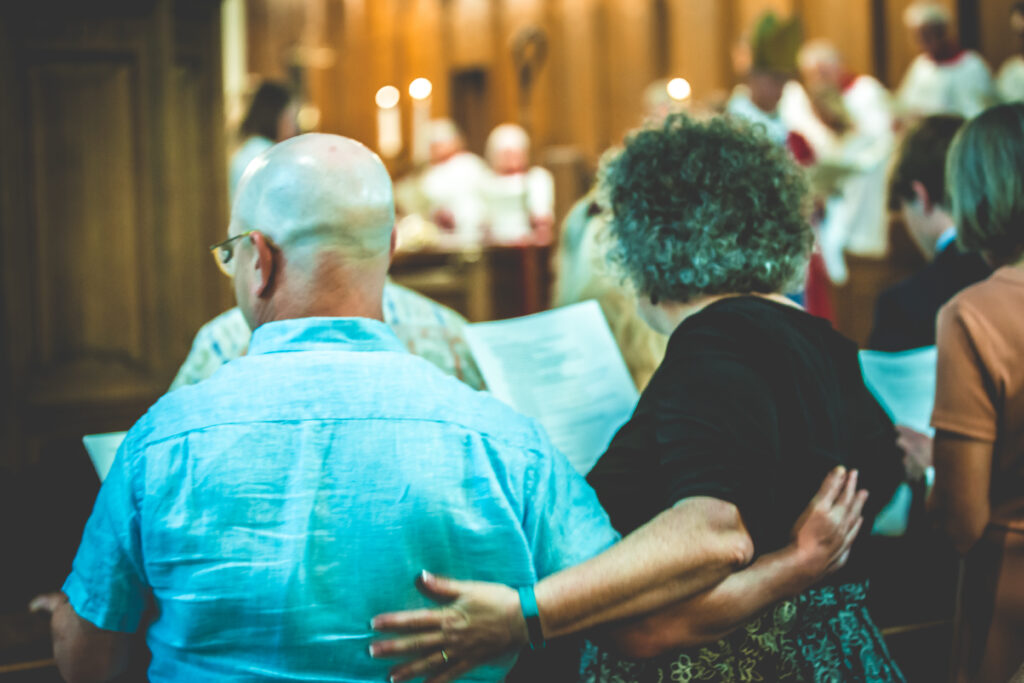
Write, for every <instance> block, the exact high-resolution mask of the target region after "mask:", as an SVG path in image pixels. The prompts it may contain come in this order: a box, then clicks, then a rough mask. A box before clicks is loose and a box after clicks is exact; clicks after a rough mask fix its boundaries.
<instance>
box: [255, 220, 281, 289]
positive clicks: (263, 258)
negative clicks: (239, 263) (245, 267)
mask: <svg viewBox="0 0 1024 683" xmlns="http://www.w3.org/2000/svg"><path fill="white" fill-rule="evenodd" d="M249 239H250V240H251V241H252V246H253V248H254V249H255V250H256V263H255V266H256V270H257V272H258V274H259V277H258V278H257V279H256V280H254V282H253V284H254V285H256V287H255V291H254V292H253V293H254V294H255V295H256V296H258V297H264V296H266V295H267V294H268V290H269V288H270V285H271V283H272V282H273V281H274V275H275V269H276V268H277V266H278V263H277V255H278V254H277V251H276V250H275V249H274V248H273V247H272V246H271V245H270V241H269V240H268V239H267V238H266V237H264V235H263V233H261V232H254V233H253V234H251V235H249Z"/></svg>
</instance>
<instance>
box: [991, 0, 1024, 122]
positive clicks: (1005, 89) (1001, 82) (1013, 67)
mask: <svg viewBox="0 0 1024 683" xmlns="http://www.w3.org/2000/svg"><path fill="white" fill-rule="evenodd" d="M1010 30H1011V31H1012V32H1013V35H1014V38H1016V42H1017V45H1016V49H1017V52H1016V54H1013V55H1011V56H1009V57H1007V58H1006V61H1005V62H1003V65H1002V66H1001V67H1000V68H999V76H998V77H997V78H996V92H997V93H998V94H999V99H1000V101H1002V102H1020V101H1022V100H1024V57H1022V56H1021V55H1022V54H1024V2H1015V3H1013V7H1011V8H1010Z"/></svg>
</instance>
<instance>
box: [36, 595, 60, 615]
mask: <svg viewBox="0 0 1024 683" xmlns="http://www.w3.org/2000/svg"><path fill="white" fill-rule="evenodd" d="M67 601H68V596H66V595H64V593H62V592H61V591H57V592H56V593H43V594H42V595H37V596H36V597H34V598H32V602H30V603H28V611H29V612H48V613H50V614H51V615H52V614H53V613H54V612H56V611H57V608H58V607H60V606H61V605H63V604H65V603H66V602H67Z"/></svg>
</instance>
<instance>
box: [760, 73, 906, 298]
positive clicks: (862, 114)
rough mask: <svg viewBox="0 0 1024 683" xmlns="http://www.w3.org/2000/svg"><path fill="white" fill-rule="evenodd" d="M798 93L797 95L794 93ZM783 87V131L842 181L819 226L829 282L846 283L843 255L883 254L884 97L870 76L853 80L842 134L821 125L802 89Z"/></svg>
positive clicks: (846, 93)
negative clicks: (801, 139)
mask: <svg viewBox="0 0 1024 683" xmlns="http://www.w3.org/2000/svg"><path fill="white" fill-rule="evenodd" d="M797 88H799V90H797ZM797 88H789V87H787V89H786V91H785V93H784V95H783V99H782V102H781V103H780V110H781V111H782V116H783V118H784V120H785V121H786V123H787V124H788V126H789V127H790V128H791V129H792V130H794V131H796V132H798V133H800V134H801V135H802V136H803V137H804V138H805V139H806V140H807V141H808V143H809V144H810V145H811V147H812V148H813V149H814V156H815V161H816V163H818V164H821V165H827V166H830V167H833V168H834V169H835V170H836V172H838V173H840V174H841V176H842V179H841V181H840V182H839V192H838V194H836V195H834V196H832V197H830V198H829V199H828V202H827V204H826V206H825V216H824V218H823V219H822V222H821V232H820V234H819V243H820V245H821V252H822V257H823V259H824V261H825V268H826V269H827V270H828V274H829V277H830V278H831V279H832V280H833V281H834V282H836V283H842V282H845V281H846V276H847V273H846V261H845V258H844V256H843V254H844V252H849V253H851V254H856V255H859V256H869V257H881V256H884V255H885V253H886V251H887V249H888V241H889V233H888V220H887V206H886V205H887V201H886V197H887V183H888V163H889V158H890V157H891V155H892V152H893V145H894V139H893V115H892V104H891V101H890V97H889V92H888V91H887V90H886V89H885V86H883V85H882V84H881V83H880V82H878V80H877V79H875V78H872V77H871V76H857V77H856V78H854V79H853V80H852V81H850V83H848V84H847V86H846V87H845V88H844V89H843V91H842V103H843V106H844V108H845V109H846V113H847V115H848V117H849V123H850V128H849V130H847V131H846V132H844V133H843V134H842V135H839V134H837V133H836V132H835V131H833V130H832V129H831V128H829V127H828V126H826V125H825V124H824V123H822V121H821V119H819V118H818V116H817V114H816V113H815V112H814V109H813V107H812V106H811V102H810V99H809V98H808V96H807V94H806V93H805V92H804V90H803V88H802V87H799V86H797Z"/></svg>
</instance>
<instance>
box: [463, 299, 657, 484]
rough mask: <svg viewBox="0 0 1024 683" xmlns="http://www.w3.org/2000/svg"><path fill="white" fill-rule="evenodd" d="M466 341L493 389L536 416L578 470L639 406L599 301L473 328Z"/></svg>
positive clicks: (584, 467)
mask: <svg viewBox="0 0 1024 683" xmlns="http://www.w3.org/2000/svg"><path fill="white" fill-rule="evenodd" d="M466 341H467V342H469V347H470V349H471V350H472V351H473V356H474V358H475V359H476V363H477V365H478V366H479V368H480V372H481V373H482V374H483V377H484V380H485V381H486V382H487V386H488V388H489V389H490V391H491V392H492V393H493V394H494V395H495V396H496V397H498V398H499V399H501V400H502V401H505V402H506V403H508V404H509V405H511V406H512V407H513V408H515V409H516V410H518V411H519V412H521V413H523V414H525V415H528V416H530V417H533V418H536V419H537V420H538V421H539V422H540V423H541V425H543V426H544V429H546V430H547V433H548V435H549V436H550V437H551V441H552V443H554V445H555V446H556V447H557V448H558V449H559V450H560V451H562V453H564V454H565V455H566V457H567V458H568V459H569V462H571V463H572V464H573V466H574V467H575V468H576V470H577V471H578V472H580V474H586V473H587V472H589V471H590V469H591V468H592V467H593V466H594V463H596V462H597V459H598V458H599V457H600V456H601V455H602V454H603V453H604V451H605V449H606V448H607V447H608V443H609V442H610V441H611V439H612V437H613V436H614V435H615V432H616V431H618V429H619V427H621V426H622V425H623V423H625V422H626V420H628V419H629V417H630V415H631V414H632V412H633V409H634V408H635V407H636V402H637V399H638V397H639V396H638V394H637V391H636V386H635V385H634V384H633V379H632V378H631V377H630V375H629V370H628V369H627V368H626V363H625V362H624V361H623V360H622V354H621V353H620V352H619V347H618V346H617V345H616V343H615V338H614V337H613V336H612V333H611V330H610V329H609V328H608V323H607V321H605V319H604V314H603V313H602V312H601V307H600V306H598V304H597V302H596V301H585V302H583V303H580V304H573V305H572V306H565V307H563V308H558V309H555V310H552V311H546V312H544V313H537V314H535V315H529V316H525V317H522V318H513V319H511V320H501V321H497V322H489V323H476V324H473V325H469V326H468V327H467V328H466Z"/></svg>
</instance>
